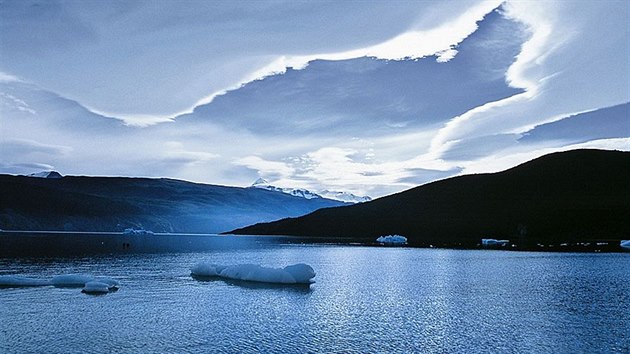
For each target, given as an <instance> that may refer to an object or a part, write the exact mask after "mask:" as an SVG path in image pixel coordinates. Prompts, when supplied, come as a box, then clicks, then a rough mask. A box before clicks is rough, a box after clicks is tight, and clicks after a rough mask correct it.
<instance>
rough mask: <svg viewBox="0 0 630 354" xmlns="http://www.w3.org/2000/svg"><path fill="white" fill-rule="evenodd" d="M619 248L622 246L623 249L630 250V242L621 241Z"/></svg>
mask: <svg viewBox="0 0 630 354" xmlns="http://www.w3.org/2000/svg"><path fill="white" fill-rule="evenodd" d="M619 246H621V248H624V249H627V250H630V240H621V242H620V243H619Z"/></svg>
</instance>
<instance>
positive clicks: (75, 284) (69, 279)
mask: <svg viewBox="0 0 630 354" xmlns="http://www.w3.org/2000/svg"><path fill="white" fill-rule="evenodd" d="M51 283H52V285H54V286H56V287H59V288H83V290H85V287H86V286H87V284H89V283H98V284H104V285H105V286H106V287H107V289H108V290H107V291H114V290H118V281H116V280H115V279H112V278H107V277H94V276H92V275H89V274H64V275H57V276H55V277H53V278H52V281H51ZM84 292H85V291H84Z"/></svg>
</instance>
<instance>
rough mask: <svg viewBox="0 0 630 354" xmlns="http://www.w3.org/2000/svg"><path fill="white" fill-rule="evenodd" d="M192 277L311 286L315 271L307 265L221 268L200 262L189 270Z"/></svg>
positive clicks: (252, 265)
mask: <svg viewBox="0 0 630 354" xmlns="http://www.w3.org/2000/svg"><path fill="white" fill-rule="evenodd" d="M191 273H192V275H196V276H206V277H221V278H226V279H234V280H245V281H254V282H262V283H276V284H311V283H313V282H314V280H313V278H314V277H315V271H314V270H313V268H312V267H311V266H309V265H307V264H295V265H291V266H287V267H285V268H268V267H263V266H259V265H256V264H238V265H231V266H221V265H216V264H211V263H205V262H201V263H198V264H196V265H195V266H194V267H192V269H191Z"/></svg>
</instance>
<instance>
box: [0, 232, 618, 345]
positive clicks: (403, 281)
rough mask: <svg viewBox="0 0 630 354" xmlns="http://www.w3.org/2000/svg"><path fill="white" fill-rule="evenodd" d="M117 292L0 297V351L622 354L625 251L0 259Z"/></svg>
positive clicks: (3, 267) (328, 251) (8, 292)
mask: <svg viewBox="0 0 630 354" xmlns="http://www.w3.org/2000/svg"><path fill="white" fill-rule="evenodd" d="M199 261H212V262H216V263H219V264H236V263H257V264H263V265H267V266H285V265H288V264H292V263H298V262H305V263H308V264H310V265H312V266H313V268H314V269H315V271H316V272H317V276H316V278H315V279H316V281H317V283H315V284H313V285H311V286H310V288H291V287H272V286H262V287H261V286H244V285H243V284H235V283H229V282H225V281H222V280H216V281H206V282H200V281H196V280H194V279H192V278H191V277H190V267H191V266H193V265H194V264H195V263H197V262H199ZM77 272H85V273H91V274H93V275H103V276H110V277H114V278H116V279H117V280H119V281H120V283H121V287H120V290H119V291H117V292H114V293H110V294H107V295H103V296H90V295H85V294H82V293H81V292H80V289H63V288H54V287H43V288H11V289H0V352H2V353H38V352H45V353H89V352H95V353H105V352H112V353H113V352H116V353H140V352H142V353H197V352H201V353H209V352H225V353H234V352H283V353H305V352H356V353H365V352H373V353H382V352H399V353H412V352H419V353H423V352H424V353H441V352H449V353H450V352H459V353H483V352H500V353H511V352H519V353H520V352H531V353H546V352H553V353H585V352H588V353H598V352H600V353H611V352H619V353H628V352H630V333H629V332H630V254H567V253H563V254H555V253H525V252H504V251H460V250H433V249H406V248H376V247H352V246H316V245H275V246H271V245H270V246H267V247H262V248H258V249H255V250H246V249H240V250H236V249H235V250H221V251H217V252H204V253H185V254H159V255H157V254H156V255H150V254H149V255H147V254H126V255H117V256H98V257H88V258H57V259H54V258H49V259H45V260H42V259H28V258H20V259H1V258H0V273H1V274H19V275H23V276H33V277H40V278H48V277H51V276H53V275H57V274H66V273H77Z"/></svg>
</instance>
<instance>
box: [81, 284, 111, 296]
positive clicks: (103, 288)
mask: <svg viewBox="0 0 630 354" xmlns="http://www.w3.org/2000/svg"><path fill="white" fill-rule="evenodd" d="M109 288H110V287H109V284H107V283H103V282H100V281H90V282H87V283H85V286H84V287H83V290H81V292H84V293H86V294H106V293H108V292H109Z"/></svg>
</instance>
